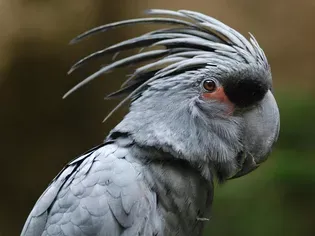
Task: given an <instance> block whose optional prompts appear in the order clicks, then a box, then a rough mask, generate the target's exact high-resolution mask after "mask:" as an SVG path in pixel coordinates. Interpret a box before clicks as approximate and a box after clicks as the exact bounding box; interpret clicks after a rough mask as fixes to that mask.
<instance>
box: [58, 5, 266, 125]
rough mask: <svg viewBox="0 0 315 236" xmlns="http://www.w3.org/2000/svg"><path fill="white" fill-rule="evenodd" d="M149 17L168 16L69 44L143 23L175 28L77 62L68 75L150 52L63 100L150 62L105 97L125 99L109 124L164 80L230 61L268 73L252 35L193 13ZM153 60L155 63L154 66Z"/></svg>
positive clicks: (110, 26)
mask: <svg viewBox="0 0 315 236" xmlns="http://www.w3.org/2000/svg"><path fill="white" fill-rule="evenodd" d="M147 14H149V15H164V16H165V17H150V18H149V17H148V18H139V19H131V20H125V21H120V22H115V23H110V24H106V25H102V26H99V27H96V28H94V29H91V30H89V31H87V32H85V33H83V34H81V35H79V36H77V37H76V38H75V39H73V40H72V41H71V43H76V42H78V41H81V40H82V39H84V38H86V37H88V36H91V35H93V34H96V33H100V32H105V31H107V30H109V29H113V28H117V27H122V26H126V25H134V24H139V23H156V24H157V23H159V24H168V25H172V27H171V28H163V29H160V30H155V31H151V32H149V33H146V34H143V35H141V36H138V37H135V38H132V39H128V40H125V41H122V42H120V43H117V44H115V45H112V46H109V47H107V48H105V49H102V50H99V51H97V52H95V53H92V54H91V55H89V56H87V57H85V58H83V59H82V60H80V61H78V62H77V63H76V64H74V65H73V66H72V68H71V69H70V71H69V73H71V72H72V71H74V70H76V69H77V68H79V67H80V66H82V65H84V64H85V63H86V62H88V61H90V60H93V59H95V58H97V57H101V56H103V55H105V54H108V53H113V54H116V53H119V52H121V51H124V50H128V49H135V48H140V49H142V48H147V49H151V50H148V51H145V52H139V53H138V54H135V55H132V56H129V57H126V58H123V59H120V60H117V61H114V62H112V63H111V64H109V65H107V66H104V67H102V68H101V69H99V70H98V71H96V72H95V73H94V74H92V75H90V76H89V77H87V78H86V79H84V80H83V81H81V82H80V83H78V84H77V85H76V86H75V87H73V88H72V89H71V90H69V91H68V92H67V93H66V94H65V95H64V98H65V97H67V96H68V95H70V94H71V93H72V92H74V91H76V90H77V89H78V88H80V87H82V86H83V85H85V84H87V83H88V82H90V81H91V80H93V79H95V78H96V77H98V76H100V75H102V74H104V73H106V72H109V71H111V70H113V69H116V68H119V67H123V66H129V65H134V64H136V63H140V62H142V63H143V62H147V64H145V65H142V66H140V67H138V68H137V69H135V71H134V73H133V74H132V75H131V76H130V78H128V79H127V81H125V83H123V85H122V88H121V89H120V90H118V91H116V92H113V93H111V94H110V95H108V96H107V98H112V97H115V96H120V95H125V96H126V97H125V98H124V99H123V100H122V101H121V102H120V103H119V104H118V105H117V106H116V107H115V108H114V109H113V110H112V111H111V112H110V113H109V114H108V116H107V117H106V118H105V120H106V119H107V118H109V117H110V116H111V115H112V114H113V112H115V111H116V110H117V109H118V108H119V107H121V106H122V105H123V104H124V103H125V102H126V101H127V100H128V99H130V98H131V97H133V96H134V95H135V94H137V93H138V92H139V91H141V90H142V89H143V88H144V87H145V86H146V85H148V84H149V83H150V82H152V81H153V80H156V79H162V78H164V77H166V76H170V75H176V74H180V73H183V72H186V71H189V70H196V69H199V68H203V67H205V66H207V65H214V66H215V65H218V64H222V65H224V63H226V64H228V62H231V61H238V62H242V63H248V64H251V63H257V64H260V65H261V66H263V67H264V68H266V69H268V68H269V65H268V62H267V59H266V56H265V54H264V52H263V50H262V49H261V48H260V46H259V45H258V43H257V41H256V40H255V38H254V37H253V36H252V35H251V34H250V40H249V41H248V40H247V39H246V38H245V37H244V36H242V35H241V34H240V33H238V32H237V31H236V30H234V29H232V28H230V27H229V26H227V25H225V24H223V23H222V22H220V21H218V20H216V19H214V18H212V17H210V16H206V15H204V14H201V13H198V12H193V11H187V10H179V11H171V10H161V9H152V10H148V11H147ZM177 18H179V19H177ZM153 46H162V47H164V49H154V47H153ZM150 47H152V48H150ZM152 60H155V61H153V62H152ZM105 120H104V121H105Z"/></svg>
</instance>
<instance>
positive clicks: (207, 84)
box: [203, 79, 217, 92]
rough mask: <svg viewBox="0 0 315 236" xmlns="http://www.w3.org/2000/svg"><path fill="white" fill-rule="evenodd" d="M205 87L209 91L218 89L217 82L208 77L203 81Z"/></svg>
mask: <svg viewBox="0 0 315 236" xmlns="http://www.w3.org/2000/svg"><path fill="white" fill-rule="evenodd" d="M203 87H204V89H205V90H207V91H208V92H214V91H215V90H216V89H217V84H216V82H215V81H214V80H212V79H208V80H205V81H203Z"/></svg>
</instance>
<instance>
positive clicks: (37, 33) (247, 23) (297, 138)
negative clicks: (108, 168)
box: [0, 0, 315, 236]
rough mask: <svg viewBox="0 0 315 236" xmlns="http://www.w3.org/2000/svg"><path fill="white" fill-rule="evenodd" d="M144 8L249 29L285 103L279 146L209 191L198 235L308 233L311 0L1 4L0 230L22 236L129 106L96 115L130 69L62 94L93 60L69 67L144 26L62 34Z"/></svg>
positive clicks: (314, 85) (314, 141)
mask: <svg viewBox="0 0 315 236" xmlns="http://www.w3.org/2000/svg"><path fill="white" fill-rule="evenodd" d="M148 8H169V9H174V10H176V9H190V10H196V11H201V12H203V13H206V14H209V15H212V16H214V17H216V18H218V19H220V20H222V21H223V22H225V23H227V24H229V25H231V26H232V27H234V28H236V29H237V30H239V31H240V32H242V33H243V34H247V32H248V31H250V32H252V33H253V34H254V35H255V36H256V38H257V39H258V41H259V43H260V44H261V46H262V47H263V49H264V50H265V53H266V54H267V57H268V58H269V62H270V64H271V66H272V71H273V78H274V85H275V95H276V98H277V100H278V103H279V107H280V110H281V133H280V139H279V142H278V144H277V145H276V147H275V149H274V152H273V154H272V156H271V157H270V158H269V160H268V161H267V162H266V163H265V164H264V165H263V166H262V167H260V168H259V169H258V170H256V171H255V172H253V173H252V174H250V175H248V176H246V177H243V178H240V179H237V180H233V181H230V182H228V183H226V184H224V185H223V186H217V187H216V191H215V199H214V207H213V212H212V215H213V216H212V218H211V220H210V222H209V225H208V227H207V230H206V232H205V235H212V236H221V235H243V236H246V235H248V236H249V235H255V236H260V235H269V236H273V235H286V236H291V235H292V236H293V235H294V236H296V235H303V236H305V235H315V138H314V137H315V125H314V122H315V103H314V99H315V93H314V92H315V46H314V42H315V27H314V22H315V1H314V0H279V1H274V0H262V1H258V0H257V1H252V0H193V1H192V0H181V1H180V0H172V1H170V0H132V1H131V0H122V1H121V0H116V1H113V0H111V1H109V0H107V1H106V0H94V1H91V0H54V1H51V0H45V1H43V0H6V1H5V0H0V35H1V36H0V109H1V113H0V130H1V140H0V145H1V146H0V147H1V155H0V158H1V171H0V184H1V194H0V235H1V236H14V235H19V233H20V230H21V228H22V226H23V224H24V221H25V219H26V217H27V215H28V214H29V212H30V211H31V208H32V207H33V205H34V203H35V202H36V200H37V199H38V197H39V196H40V194H41V193H42V192H43V190H44V189H45V188H46V186H47V185H48V183H49V182H50V181H51V180H52V178H53V177H54V176H55V175H56V174H57V173H58V172H59V171H60V170H61V168H62V167H63V166H64V165H65V164H66V163H67V162H68V161H70V160H71V159H72V158H74V157H76V156H78V155H79V154H80V153H82V152H84V151H86V150H87V149H89V148H91V147H93V146H94V145H97V144H99V143H100V142H101V141H102V140H103V138H104V137H105V136H106V134H107V133H108V131H109V130H110V129H111V128H112V127H113V126H114V125H115V124H116V123H117V122H118V121H119V120H120V119H121V117H122V116H123V114H124V112H125V110H126V109H125V110H124V109H123V110H122V111H120V112H118V113H116V115H115V116H114V118H112V119H110V120H109V121H108V122H107V123H105V124H103V123H102V122H101V121H102V119H103V118H104V116H105V115H106V114H107V112H108V111H109V110H110V109H111V108H112V107H113V106H114V104H116V102H117V101H104V100H103V97H104V95H105V94H106V93H108V92H109V91H112V90H113V89H114V88H118V86H119V84H120V83H121V81H122V80H123V79H124V74H125V73H127V72H128V70H127V71H126V70H121V71H118V72H115V73H112V74H108V75H106V76H103V77H101V78H99V79H97V80H95V81H94V82H93V83H91V84H89V85H88V86H86V87H84V88H83V89H80V90H79V91H78V92H76V93H75V94H73V95H72V96H70V97H69V98H68V99H66V100H62V99H61V97H62V95H63V94H64V93H65V92H66V91H67V90H68V89H70V88H71V87H72V86H73V85H75V84H76V83H77V82H78V81H80V80H82V79H83V78H84V77H85V76H87V75H88V74H89V73H91V72H92V71H94V70H95V69H96V68H98V66H99V65H98V64H97V63H96V64H93V63H92V64H90V65H89V66H87V67H85V68H84V69H82V70H80V71H79V72H76V73H74V74H73V75H71V76H66V72H67V70H68V69H69V67H70V66H71V65H72V64H73V63H74V62H75V61H76V60H78V59H80V58H82V57H83V56H85V55H87V54H88V53H91V52H93V51H95V50H96V49H101V48H103V47H105V46H106V45H110V44H112V43H114V42H117V41H118V40H122V39H126V38H128V37H131V36H135V34H137V33H139V32H144V30H148V29H149V28H148V27H141V26H139V25H138V26H135V27H127V28H123V29H117V30H113V31H110V32H108V33H105V34H101V35H98V36H96V37H93V38H91V39H90V40H87V41H84V42H82V43H80V44H78V45H74V46H69V45H68V42H69V41H70V40H71V39H72V38H73V37H74V36H76V35H77V34H79V33H81V32H83V31H85V30H87V29H89V28H91V27H94V26H97V25H100V24H105V23H109V22H112V21H116V20H122V19H126V18H129V17H139V16H140V15H142V13H143V10H145V9H148ZM108 60H110V56H109V57H105V58H103V59H102V60H101V61H99V62H101V63H106V61H108Z"/></svg>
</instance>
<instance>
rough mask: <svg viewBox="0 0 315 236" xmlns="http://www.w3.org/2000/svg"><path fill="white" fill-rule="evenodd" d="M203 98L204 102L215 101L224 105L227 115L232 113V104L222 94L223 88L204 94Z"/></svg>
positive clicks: (223, 93)
mask: <svg viewBox="0 0 315 236" xmlns="http://www.w3.org/2000/svg"><path fill="white" fill-rule="evenodd" d="M202 96H203V98H204V99H206V100H217V101H219V102H222V103H224V104H226V105H227V106H228V108H229V110H228V113H227V115H231V114H232V113H233V111H234V104H233V103H232V102H231V101H230V100H229V99H228V97H227V96H226V94H225V92H224V88H223V87H218V88H217V90H215V91H214V92H211V93H210V92H204V93H203V94H202Z"/></svg>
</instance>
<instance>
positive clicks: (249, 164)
mask: <svg viewBox="0 0 315 236" xmlns="http://www.w3.org/2000/svg"><path fill="white" fill-rule="evenodd" d="M258 167H259V164H257V163H256V162H255V160H254V157H253V156H252V155H250V154H249V155H247V156H246V158H245V160H244V162H243V165H242V168H241V169H240V170H239V171H238V172H237V173H236V174H235V175H234V176H233V177H231V178H229V179H236V178H239V177H242V176H244V175H247V174H248V173H250V172H252V171H253V170H255V169H257V168H258Z"/></svg>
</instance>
